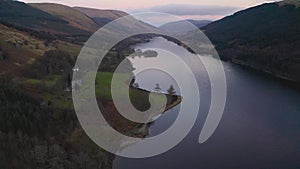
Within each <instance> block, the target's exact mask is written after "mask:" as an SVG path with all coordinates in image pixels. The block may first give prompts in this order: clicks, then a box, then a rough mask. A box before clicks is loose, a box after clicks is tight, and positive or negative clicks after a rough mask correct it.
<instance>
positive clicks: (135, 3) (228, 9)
mask: <svg viewBox="0 0 300 169" xmlns="http://www.w3.org/2000/svg"><path fill="white" fill-rule="evenodd" d="M21 1H25V2H31V3H32V2H52V3H59V4H65V5H68V6H82V7H91V8H98V9H118V10H122V11H126V12H129V13H131V14H133V13H136V12H151V11H153V12H164V13H169V14H173V15H177V16H180V17H181V18H183V19H187V18H189V19H199V20H202V19H207V20H217V19H220V18H222V17H224V16H226V15H230V14H233V13H234V12H236V11H238V10H241V9H245V8H248V7H251V6H255V5H258V4H261V3H264V2H270V1H272V0H21Z"/></svg>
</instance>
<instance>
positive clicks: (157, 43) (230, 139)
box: [113, 38, 300, 169]
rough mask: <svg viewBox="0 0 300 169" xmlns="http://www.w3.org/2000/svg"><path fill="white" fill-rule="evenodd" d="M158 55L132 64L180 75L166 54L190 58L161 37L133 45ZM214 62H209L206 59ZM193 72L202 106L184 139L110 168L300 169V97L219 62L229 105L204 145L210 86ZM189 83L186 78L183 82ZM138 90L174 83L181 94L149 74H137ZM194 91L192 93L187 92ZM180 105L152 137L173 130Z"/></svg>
mask: <svg viewBox="0 0 300 169" xmlns="http://www.w3.org/2000/svg"><path fill="white" fill-rule="evenodd" d="M154 48H162V49H165V50H167V51H164V50H159V49H158V50H156V51H157V52H158V54H159V55H158V56H157V57H153V58H143V57H140V58H139V57H135V58H134V59H132V58H131V59H130V60H131V61H132V63H133V65H134V67H135V68H136V69H137V70H139V69H141V68H143V67H144V66H145V65H147V64H151V63H152V64H157V65H160V64H164V65H166V64H167V65H169V66H170V69H174V71H175V72H176V71H180V65H177V63H174V62H172V57H173V55H172V54H171V53H169V52H168V51H171V52H173V53H176V54H178V55H179V56H180V57H182V58H185V59H187V60H188V59H189V57H190V56H191V55H192V54H190V53H188V51H186V50H185V49H184V48H182V47H180V46H177V45H176V44H174V43H172V42H169V41H167V40H165V39H163V38H155V39H153V40H152V41H151V42H149V43H145V44H139V45H136V49H142V50H143V51H144V50H148V49H154ZM205 59H212V60H213V58H207V57H206V58H205ZM190 66H191V68H192V69H193V70H194V71H195V72H196V75H197V80H198V83H199V90H200V94H201V107H200V111H199V115H198V118H197V121H196V124H195V125H194V127H193V128H192V130H191V132H190V133H189V134H188V136H187V137H186V138H185V139H184V140H183V141H182V142H181V143H180V144H178V145H177V146H176V147H175V148H173V149H172V150H170V151H168V152H166V153H164V154H162V155H159V156H156V157H152V158H146V159H128V158H123V157H116V159H115V161H114V167H113V168H114V169H183V168H186V169H221V168H222V169H227V168H228V169H232V168H243V169H250V168H251V169H278V168H286V169H289V168H291V169H292V168H295V169H296V168H300V92H299V90H297V89H295V88H292V87H290V86H287V85H286V84H283V83H281V82H279V81H278V80H275V79H272V78H269V77H266V76H263V75H260V74H258V73H255V72H251V71H249V70H245V69H242V68H241V67H239V66H237V65H234V64H230V63H226V62H223V66H224V69H225V73H226V78H227V87H228V93H227V101H226V107H225V111H224V115H223V118H222V120H221V122H220V124H219V126H218V128H217V130H216V131H215V133H214V134H213V136H212V137H211V138H210V139H209V140H208V141H207V142H205V143H204V144H199V143H198V137H199V134H200V131H201V129H202V126H203V123H204V121H205V118H206V116H207V112H208V109H209V106H210V92H211V90H210V84H209V81H208V78H207V74H206V72H205V70H204V68H203V67H201V66H200V67H199V65H196V64H195V65H193V62H191V64H190ZM186 80H188V77H187V79H186ZM136 82H137V83H138V84H139V86H140V87H141V88H145V89H148V90H152V89H153V88H154V87H155V86H156V84H159V85H160V87H161V89H162V90H163V91H167V89H168V88H169V86H170V85H171V84H172V85H173V86H174V88H175V90H176V92H177V94H180V90H179V88H178V86H177V84H176V81H175V80H174V79H172V78H170V76H168V74H166V73H163V72H160V71H157V70H149V71H144V72H142V73H139V74H137V77H136ZM191 90H193V89H191ZM178 110H179V106H177V107H174V108H173V109H171V110H169V111H167V112H166V113H164V114H163V115H162V116H161V117H160V118H159V119H157V120H156V121H155V122H154V124H153V125H152V126H151V127H150V135H149V136H153V135H157V134H159V133H161V132H163V131H165V130H166V129H168V127H169V126H171V125H172V123H173V122H174V120H175V119H176V116H177V113H178Z"/></svg>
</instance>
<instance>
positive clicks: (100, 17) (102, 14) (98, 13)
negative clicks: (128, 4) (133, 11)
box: [74, 7, 128, 26]
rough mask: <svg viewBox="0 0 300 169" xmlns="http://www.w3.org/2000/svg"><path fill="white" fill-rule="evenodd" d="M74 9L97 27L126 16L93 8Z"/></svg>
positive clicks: (123, 13)
mask: <svg viewBox="0 0 300 169" xmlns="http://www.w3.org/2000/svg"><path fill="white" fill-rule="evenodd" d="M74 9H76V10H78V11H80V12H82V13H84V14H86V15H87V16H89V17H90V18H92V20H93V21H94V22H96V23H97V24H98V25H99V26H103V25H105V24H107V23H108V22H110V21H113V20H115V19H118V18H120V17H123V16H126V15H128V14H127V13H126V12H123V11H118V10H101V9H94V8H84V7H74Z"/></svg>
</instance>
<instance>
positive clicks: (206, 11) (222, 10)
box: [130, 4, 241, 15]
mask: <svg viewBox="0 0 300 169" xmlns="http://www.w3.org/2000/svg"><path fill="white" fill-rule="evenodd" d="M240 9H241V8H239V7H232V6H215V5H210V6H208V5H187V4H170V5H161V6H154V7H150V8H144V9H138V10H131V11H130V13H137V12H162V13H168V14H172V15H228V14H232V13H234V12H236V11H238V10H240Z"/></svg>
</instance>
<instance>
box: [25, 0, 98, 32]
mask: <svg viewBox="0 0 300 169" xmlns="http://www.w3.org/2000/svg"><path fill="white" fill-rule="evenodd" d="M29 5H30V6H32V7H34V8H38V9H40V10H42V11H45V12H47V13H50V14H52V15H53V16H56V17H58V18H61V19H63V20H65V21H67V22H68V23H69V25H71V26H73V27H75V28H78V29H81V30H85V31H88V32H95V31H96V30H97V29H98V28H99V26H98V25H97V24H96V23H95V22H94V21H93V20H92V19H91V18H90V17H88V16H87V15H85V14H84V13H82V12H80V11H78V10H76V9H74V8H72V7H69V6H65V5H61V4H54V3H30V4H29Z"/></svg>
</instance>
